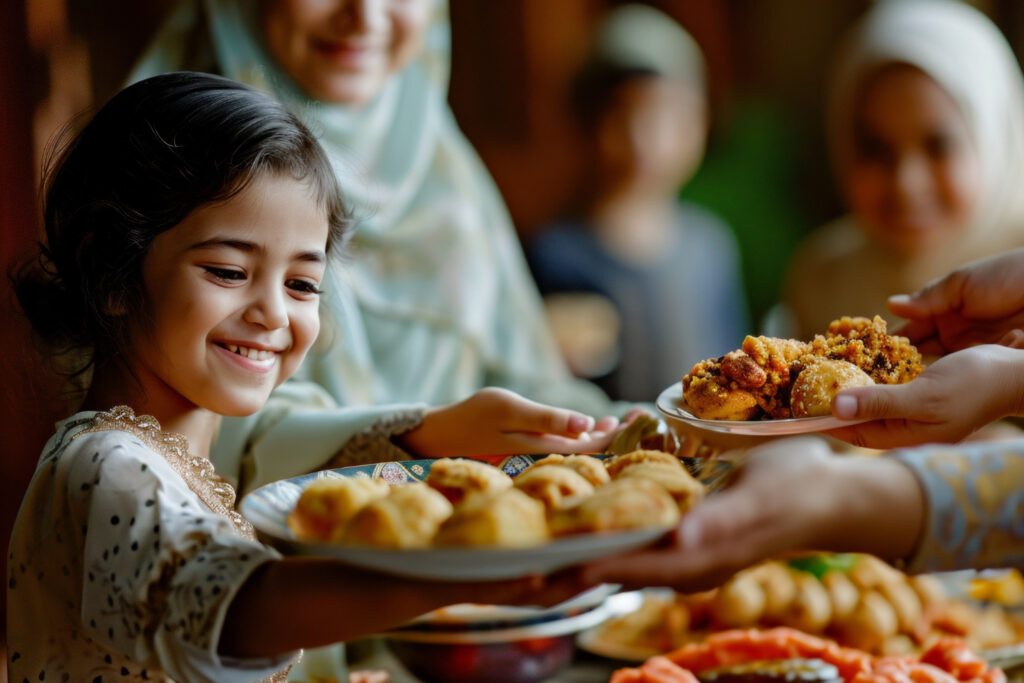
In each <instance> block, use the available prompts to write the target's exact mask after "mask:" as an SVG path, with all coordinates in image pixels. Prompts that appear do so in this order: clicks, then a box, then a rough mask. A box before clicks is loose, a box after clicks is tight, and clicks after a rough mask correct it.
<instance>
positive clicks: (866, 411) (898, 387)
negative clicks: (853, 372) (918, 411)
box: [832, 384, 912, 420]
mask: <svg viewBox="0 0 1024 683" xmlns="http://www.w3.org/2000/svg"><path fill="white" fill-rule="evenodd" d="M911 408H912V405H911V402H910V401H909V400H908V397H907V385H905V384H892V385H876V386H872V387H856V388H853V389H845V390H843V391H840V392H839V393H838V394H837V395H836V397H835V398H834V399H832V414H833V415H835V416H836V417H838V418H839V419H841V420H854V419H856V420H887V419H893V418H905V417H908V416H909V413H910V409H911Z"/></svg>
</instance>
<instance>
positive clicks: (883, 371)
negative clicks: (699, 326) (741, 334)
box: [683, 316, 922, 420]
mask: <svg viewBox="0 0 1024 683" xmlns="http://www.w3.org/2000/svg"><path fill="white" fill-rule="evenodd" d="M811 359H824V360H831V361H845V362H847V363H851V364H853V365H854V366H856V367H858V368H860V369H861V370H862V371H864V372H865V373H866V374H867V375H869V376H870V378H871V379H872V380H873V381H874V382H876V383H879V384H899V383H903V382H909V381H910V380H911V379H913V378H914V377H916V376H917V375H919V374H920V373H921V371H922V364H921V354H920V353H918V351H917V349H915V348H914V346H913V345H912V344H911V343H910V342H909V341H908V340H907V339H906V338H905V337H898V336H893V335H889V334H887V333H886V326H885V321H884V320H882V318H880V317H878V316H875V317H874V319H872V320H869V319H867V318H849V317H844V318H840V319H839V320H835V321H833V322H832V323H831V324H830V325H829V327H828V330H827V331H826V332H825V334H824V335H820V334H819V335H817V336H815V338H814V340H813V341H810V342H802V341H797V340H795V339H779V338H776V337H751V336H748V337H747V338H746V339H744V340H743V345H742V347H741V348H740V349H737V350H736V351H731V352H729V353H727V354H725V355H724V356H721V357H719V358H709V359H707V360H704V361H701V362H700V363H697V364H696V365H694V366H693V369H692V370H691V371H690V373H689V374H687V375H686V377H684V378H683V399H684V400H685V401H686V405H687V407H688V409H689V410H690V411H691V412H692V413H693V414H694V415H696V416H697V417H699V418H703V419H709V420H753V419H758V418H762V419H784V418H789V417H794V416H796V417H804V416H806V415H809V414H810V413H806V405H807V403H806V398H810V397H809V396H808V397H806V398H805V408H801V409H798V410H797V411H794V409H793V405H792V400H793V391H794V382H795V381H796V379H797V377H798V376H799V375H800V374H801V373H802V372H803V371H804V370H805V368H809V367H810V365H811ZM832 367H833V368H838V367H839V366H832ZM819 371H820V372H822V373H825V372H826V370H824V369H821V370H819ZM837 372H839V371H837ZM841 372H842V373H843V374H842V376H843V377H844V378H847V379H849V381H862V380H860V379H858V380H853V379H852V378H853V377H856V376H857V375H856V374H855V373H854V374H851V373H849V371H846V370H842V371H841ZM848 375H849V377H847V376H848ZM813 377H815V375H814V374H813V373H812V375H810V376H809V377H808V378H807V380H806V381H807V383H808V386H807V387H805V389H813V387H812V386H810V385H811V384H812V382H811V379H812V378H813ZM818 381H819V380H814V382H813V385H814V387H817V386H818V385H817V382H818ZM822 381H824V380H822ZM801 391H803V390H801ZM817 393H820V392H817ZM833 395H834V392H833ZM814 398H817V399H822V400H823V398H824V397H823V396H821V395H818V396H815V397H814ZM819 403H821V402H819ZM828 404H829V405H831V398H829V400H828ZM820 409H821V407H820V405H819V407H818V408H816V410H820ZM825 412H826V413H827V412H830V410H826V411H825ZM798 413H799V414H798Z"/></svg>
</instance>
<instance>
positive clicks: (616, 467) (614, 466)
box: [604, 451, 683, 479]
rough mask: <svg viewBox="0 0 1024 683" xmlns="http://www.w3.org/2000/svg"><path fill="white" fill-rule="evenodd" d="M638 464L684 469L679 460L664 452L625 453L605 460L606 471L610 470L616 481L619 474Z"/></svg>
mask: <svg viewBox="0 0 1024 683" xmlns="http://www.w3.org/2000/svg"><path fill="white" fill-rule="evenodd" d="M638 463H660V464H662V465H666V466H669V467H677V468H679V469H683V464H682V463H681V462H679V458H677V457H676V456H674V455H672V454H671V453H663V452H662V451H633V452H632V453H623V454H622V455H616V456H615V457H612V458H608V459H607V460H605V461H604V466H605V469H607V470H608V474H609V475H610V476H611V478H612V479H615V478H616V477H617V476H619V473H620V472H622V470H624V469H626V468H627V467H630V466H632V465H636V464H638Z"/></svg>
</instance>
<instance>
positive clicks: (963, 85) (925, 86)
mask: <svg viewBox="0 0 1024 683" xmlns="http://www.w3.org/2000/svg"><path fill="white" fill-rule="evenodd" d="M828 132H829V142H830V152H831V155H832V161H833V166H834V169H835V173H836V178H837V181H838V184H839V186H840V188H841V190H842V194H843V195H844V197H845V199H846V202H847V204H848V206H849V208H850V213H849V214H848V215H846V216H843V217H842V218H840V219H838V220H836V221H835V222H833V223H830V224H828V225H826V226H825V227H823V228H821V229H820V230H818V231H817V232H816V233H814V234H812V235H811V236H810V237H809V238H808V239H807V240H806V241H805V243H804V244H803V245H802V246H801V247H800V249H799V250H798V252H797V254H796V256H795V258H794V260H793V262H792V264H791V267H790V271H789V276H788V283H787V289H786V293H785V303H786V307H787V308H788V312H789V313H790V314H791V316H792V319H791V321H790V324H789V325H788V326H789V327H790V329H789V330H788V331H789V332H791V333H796V334H798V335H800V336H802V337H805V338H807V337H810V336H811V335H813V334H815V333H821V332H823V331H824V330H825V328H826V327H827V325H828V323H829V321H830V320H832V319H834V318H836V317H838V316H840V315H865V316H872V315H875V314H879V315H882V316H883V317H887V313H886V310H887V309H886V298H887V297H888V296H890V295H892V294H898V293H905V292H912V291H915V290H917V289H918V288H920V287H921V286H922V285H924V284H925V283H926V282H928V281H929V280H931V279H932V278H935V277H938V276H940V275H942V274H944V273H946V272H947V271H950V270H952V269H954V268H955V267H956V266H957V265H959V264H962V263H965V262H967V261H970V260H972V259H975V258H978V257H980V256H985V255H988V254H994V253H999V252H1001V251H1004V250H1006V249H1009V248H1013V247H1017V246H1022V245H1024V190H1022V188H1024V80H1022V77H1021V71H1020V67H1019V66H1018V64H1017V60H1016V58H1015V57H1014V54H1013V51H1012V50H1011V49H1010V46H1009V45H1008V44H1007V42H1006V39H1005V38H1004V37H1003V36H1002V34H1001V33H1000V32H999V29H998V28H996V26H995V25H994V24H993V23H992V22H991V21H989V19H988V18H986V17H985V16H984V15H983V14H981V13H980V12H978V11H977V10H975V9H973V8H972V7H969V6H968V5H966V4H963V3H961V2H958V1H956V0H886V1H883V2H880V3H878V4H877V5H876V6H875V7H874V8H873V9H872V10H871V11H870V12H869V13H868V14H867V16H866V17H864V18H863V19H862V20H861V22H860V23H859V24H858V25H857V26H856V27H855V28H854V29H853V31H852V32H851V34H850V35H849V36H848V38H847V39H846V42H845V43H844V44H843V45H842V47H841V49H840V52H839V55H838V59H837V62H836V64H835V67H834V72H833V75H832V81H831V86H830V94H829V100H828ZM888 317H889V319H890V322H895V320H894V319H893V318H892V316H888Z"/></svg>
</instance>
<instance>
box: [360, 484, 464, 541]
mask: <svg viewBox="0 0 1024 683" xmlns="http://www.w3.org/2000/svg"><path fill="white" fill-rule="evenodd" d="M451 514H452V504H451V503H449V502H448V500H447V499H446V498H445V497H444V496H443V495H441V494H440V493H438V492H437V491H435V490H434V489H432V488H430V487H429V486H427V485H426V484H423V483H420V482H416V483H413V484H402V485H401V486H395V487H393V488H392V489H391V491H390V492H389V493H388V495H387V496H385V497H383V498H378V499H376V500H374V501H373V502H371V503H370V504H368V505H367V506H366V507H364V508H363V509H362V510H360V511H359V512H358V513H356V515H355V517H353V518H352V521H350V522H349V523H348V526H346V527H345V531H344V534H343V536H342V539H341V540H342V541H344V542H346V543H358V544H363V545H372V546H375V547H378V548H426V547H428V546H430V545H431V544H432V543H433V540H434V536H435V535H436V534H437V530H438V527H440V526H441V523H442V522H444V521H445V520H446V519H448V517H450V516H451Z"/></svg>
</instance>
